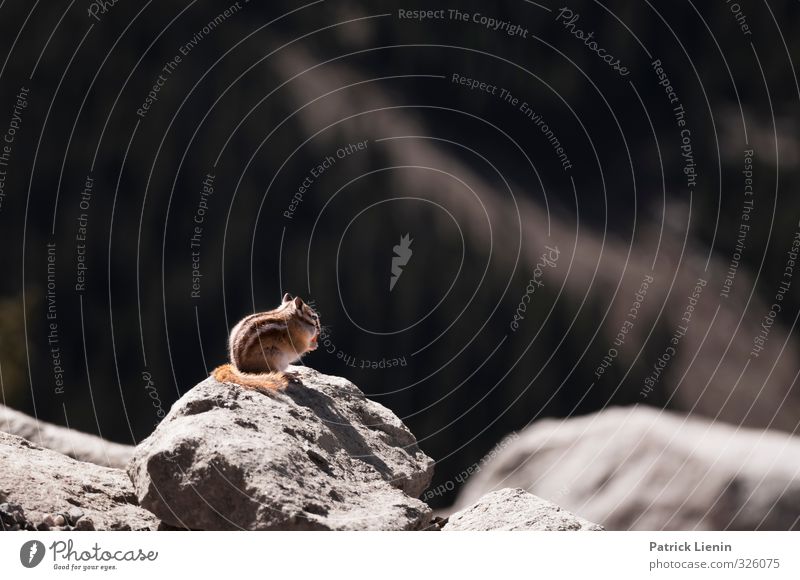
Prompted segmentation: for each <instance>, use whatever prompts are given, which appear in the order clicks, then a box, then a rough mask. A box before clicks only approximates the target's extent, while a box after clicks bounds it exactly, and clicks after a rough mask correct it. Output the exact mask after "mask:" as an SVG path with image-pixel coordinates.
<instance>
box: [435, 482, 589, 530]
mask: <svg viewBox="0 0 800 580" xmlns="http://www.w3.org/2000/svg"><path fill="white" fill-rule="evenodd" d="M602 529H603V528H602V527H601V526H598V525H597V524H593V523H592V522H590V521H587V520H585V519H583V518H581V517H578V516H576V515H575V514H571V513H570V512H568V511H565V510H563V509H561V508H560V507H558V506H557V505H556V504H554V503H552V502H549V501H547V500H545V499H542V498H540V497H536V496H535V495H533V494H530V493H528V492H527V491H525V490H524V489H512V488H506V489H501V490H499V491H493V492H491V493H488V494H486V495H485V496H483V497H482V498H480V499H479V500H478V501H477V502H476V503H474V504H472V505H471V506H469V507H466V508H464V509H463V510H461V511H458V512H456V513H454V514H453V515H451V516H450V518H449V519H448V522H447V524H446V525H445V526H444V528H443V529H442V531H445V532H461V531H476V532H481V531H492V530H507V531H523V530H528V531H541V532H564V531H599V530H602Z"/></svg>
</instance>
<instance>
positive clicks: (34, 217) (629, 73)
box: [0, 0, 800, 527]
mask: <svg viewBox="0 0 800 580" xmlns="http://www.w3.org/2000/svg"><path fill="white" fill-rule="evenodd" d="M734 7H735V8H734ZM434 8H435V9H437V10H441V13H435V14H432V15H429V16H430V17H428V18H423V19H420V18H418V17H416V18H415V16H414V15H413V12H411V11H413V10H420V9H424V10H427V9H429V8H428V7H427V6H423V5H419V6H412V5H408V4H404V3H403V2H369V3H368V2H358V1H338V0H331V1H320V2H312V3H308V4H303V3H297V2H283V1H277V2H270V3H256V2H247V1H245V0H241V1H240V2H237V3H230V2H226V1H215V2H210V1H202V0H197V1H187V2H175V3H173V2H169V3H156V2H143V3H132V2H117V3H116V4H113V5H112V4H111V3H108V4H106V5H105V6H104V7H101V6H100V5H99V4H97V3H88V2H81V3H74V2H49V3H47V5H46V6H45V5H44V4H40V3H38V2H37V3H33V4H32V3H29V2H22V1H19V0H9V1H8V2H5V3H3V4H0V14H2V17H1V18H0V50H1V51H2V54H3V55H4V57H3V64H2V68H0V86H2V92H0V132H2V133H3V134H4V139H5V140H4V142H3V143H2V146H4V147H5V149H0V154H3V157H2V158H0V161H1V162H2V165H0V170H2V172H3V174H2V176H0V177H2V182H0V183H1V184H2V190H0V192H1V193H0V200H1V201H2V203H1V205H0V232H2V241H3V243H2V258H1V259H2V272H3V275H2V276H0V386H1V387H2V402H3V403H4V404H5V405H8V406H10V407H12V408H14V409H17V410H21V411H23V412H25V413H28V414H30V415H34V416H36V417H38V418H39V419H42V420H46V421H50V422H54V423H58V424H61V425H67V424H68V425H69V427H71V428H73V429H78V430H82V431H87V432H91V433H96V434H100V435H102V436H103V437H105V438H108V439H110V440H113V441H116V442H122V443H135V442H137V441H139V440H141V439H142V438H144V437H146V436H147V435H148V434H149V433H150V432H151V431H152V430H153V428H154V426H155V425H156V424H157V423H158V421H159V419H160V418H161V417H163V414H164V413H165V412H166V411H168V410H169V406H170V405H171V404H172V402H174V401H175V400H176V399H177V398H178V397H180V395H181V394H182V393H184V392H185V391H187V390H188V389H190V388H191V387H192V386H193V385H195V384H196V383H197V382H199V381H201V380H203V379H204V378H205V377H206V376H207V375H208V373H209V371H210V370H211V369H212V368H213V367H215V366H216V365H218V364H221V363H222V362H224V361H225V359H226V340H227V335H228V332H229V329H230V328H231V327H232V326H233V324H235V322H236V321H237V320H238V319H239V318H240V317H242V316H244V315H246V314H248V313H251V312H253V311H261V310H267V309H271V308H273V307H275V306H276V305H277V304H278V302H279V300H280V296H281V295H282V293H283V292H291V293H292V294H297V295H300V296H302V297H304V299H306V300H307V301H309V302H311V303H312V304H314V305H315V307H316V308H317V310H318V312H319V313H320V315H321V318H322V322H323V324H324V325H325V327H326V332H325V335H324V336H323V340H321V344H320V348H319V349H318V350H317V351H316V352H314V353H312V354H310V355H308V356H306V357H305V359H304V361H303V362H304V364H307V365H309V366H311V367H313V368H315V369H318V370H319V371H321V372H324V373H329V374H335V375H341V376H344V377H347V378H348V379H350V380H351V381H353V382H354V383H355V384H356V385H358V386H359V387H360V388H361V389H362V390H363V391H364V392H365V393H366V394H367V395H368V396H369V397H370V398H372V399H374V400H377V401H378V402H380V403H382V404H383V405H385V406H387V407H389V408H390V409H392V410H393V411H394V412H395V413H396V414H397V415H398V416H400V417H401V418H402V419H403V421H404V422H405V423H406V424H407V425H408V426H409V427H410V429H411V431H412V432H413V433H414V434H415V435H416V436H417V438H418V440H419V442H420V447H421V448H422V449H423V450H424V451H425V452H426V453H427V454H428V455H430V456H431V457H433V458H434V459H435V460H436V461H437V466H436V476H435V480H434V484H433V488H434V489H437V488H438V489H439V490H440V491H438V492H437V493H436V494H431V495H430V497H427V498H426V499H427V500H429V501H430V503H431V504H432V505H434V506H435V507H444V506H447V505H450V504H452V503H453V502H454V501H456V495H457V493H458V489H459V485H458V484H457V483H456V484H454V483H453V482H454V480H455V478H459V477H460V474H463V473H464V471H465V470H469V469H470V467H471V466H474V465H476V464H478V465H480V462H481V460H482V458H484V457H485V456H486V455H487V453H490V452H491V450H492V449H493V448H494V447H495V446H496V445H497V444H498V443H499V442H501V441H502V440H503V438H504V437H506V436H508V435H509V434H513V433H517V432H521V431H523V430H524V429H525V428H526V427H528V426H529V425H531V424H537V421H539V420H540V419H544V418H557V419H564V418H570V417H574V416H582V415H587V414H589V413H593V412H596V411H601V410H603V409H606V408H608V407H612V406H626V407H632V406H647V407H653V408H655V409H666V410H668V411H671V412H674V413H676V414H677V415H678V416H681V415H691V416H695V417H698V418H707V419H709V420H713V421H715V422H719V423H721V424H729V425H732V426H735V427H743V428H757V429H760V430H761V429H771V430H775V431H777V432H783V433H794V432H795V430H796V429H797V426H798V420H799V419H800V392H799V391H798V387H797V384H796V378H797V373H798V370H800V352H799V349H798V342H797V336H796V333H795V332H794V328H795V324H796V322H797V316H798V312H800V292H798V290H799V289H800V281H799V280H796V279H794V277H793V276H794V275H795V274H796V272H795V271H794V267H795V259H796V256H795V254H794V252H795V251H796V250H797V245H793V243H794V241H795V240H796V239H798V238H797V236H798V235H799V234H798V232H799V231H800V225H799V224H798V222H799V220H800V198H798V196H797V195H796V192H797V191H798V185H799V184H798V172H797V164H798V156H799V155H800V146H799V145H798V135H799V134H800V131H798V122H799V121H800V119H799V115H798V113H799V112H800V109H798V99H800V87H799V86H798V80H797V72H796V67H795V64H794V61H795V59H796V58H797V57H798V56H800V46H798V43H797V39H796V34H795V31H796V29H797V25H798V24H800V20H799V19H798V16H800V15H799V14H798V13H799V12H800V11H799V10H798V4H797V2H790V1H785V2H769V3H763V4H762V3H756V2H741V3H740V4H735V5H734V4H731V3H726V2H715V3H710V4H707V3H697V2H692V1H688V2H678V3H672V2H670V3H650V2H635V3H629V2H609V3H600V2H594V1H585V2H584V1H578V0H576V1H574V2H571V3H570V4H569V6H568V7H565V6H562V5H557V4H553V3H552V2H542V3H533V2H527V1H523V0H515V1H502V2H492V3H489V2H478V1H467V2H459V3H458V4H457V5H453V8H451V7H449V6H437V7H431V8H430V9H434ZM454 8H457V9H458V11H460V12H462V13H463V14H465V15H466V20H465V19H463V18H461V17H460V16H458V15H457V14H455V13H453V12H452V11H451V10H452V9H454ZM417 16H418V15H417ZM575 16H578V18H575ZM488 19H492V20H488ZM515 27H516V28H515ZM589 33H592V35H591V36H587V35H588V34H589ZM606 55H608V57H607V58H605V59H604V57H606ZM617 60H618V61H619V62H618V64H617V66H616V68H615V67H614V66H613V63H614V62H616V61H617ZM608 61H612V64H609V62H608ZM623 69H624V70H623ZM9 138H10V139H11V141H9V140H8V139H9ZM404 236H407V239H408V240H409V242H404V241H402V239H403V237H404ZM393 265H396V267H397V268H399V271H400V274H399V275H397V270H395V272H394V274H393V270H392V268H393ZM393 277H394V278H395V279H394V281H392V279H393ZM392 284H393V285H392ZM775 305H777V308H776V307H775ZM460 478H461V479H463V477H460ZM569 493H570V489H568V488H567V489H564V490H562V493H561V495H562V496H563V497H566V496H567V495H569ZM551 495H553V496H554V497H551V498H549V499H553V500H554V501H558V499H559V498H558V495H559V494H558V493H555V492H554V493H553V494H551ZM795 499H796V498H795ZM797 503H798V502H795V504H797ZM794 522H795V525H796V520H794ZM786 525H787V526H788V527H791V525H792V522H791V521H789V522H788V524H786Z"/></svg>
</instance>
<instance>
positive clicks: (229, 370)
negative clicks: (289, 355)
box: [211, 364, 289, 391]
mask: <svg viewBox="0 0 800 580" xmlns="http://www.w3.org/2000/svg"><path fill="white" fill-rule="evenodd" d="M211 376H212V377H214V378H215V379H216V380H218V381H219V382H220V383H233V384H235V385H239V386H242V387H245V388H248V389H257V390H260V391H277V390H279V389H283V388H286V386H287V385H288V384H289V377H287V376H286V374H285V373H282V372H277V371H276V372H269V373H243V372H241V371H239V370H237V369H236V368H234V366H233V365H232V364H224V365H222V366H218V367H217V368H215V369H214V370H213V371H212V372H211Z"/></svg>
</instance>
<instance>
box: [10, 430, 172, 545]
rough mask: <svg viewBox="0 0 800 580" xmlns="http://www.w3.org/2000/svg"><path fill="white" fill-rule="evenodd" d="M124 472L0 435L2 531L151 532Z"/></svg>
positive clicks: (149, 520) (152, 526)
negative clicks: (77, 459)
mask: <svg viewBox="0 0 800 580" xmlns="http://www.w3.org/2000/svg"><path fill="white" fill-rule="evenodd" d="M157 526H158V521H157V520H156V518H155V517H154V516H153V515H152V514H151V513H150V512H147V511H146V510H143V509H141V508H140V507H138V506H137V505H136V496H135V494H134V493H133V488H132V486H131V482H130V480H129V479H128V476H127V475H126V474H125V472H124V471H122V470H120V469H114V468H110V467H102V466H99V465H95V464H93V463H86V462H82V461H76V460H74V459H71V458H69V457H67V456H65V455H62V454H61V453H57V452H55V451H51V450H49V449H43V448H42V447H39V446H38V445H35V444H33V443H31V442H30V441H27V440H26V439H23V438H21V437H17V436H15V435H9V434H7V433H0V529H4V530H17V529H27V530H34V529H36V530H49V529H77V530H150V529H153V530H154V529H156V527H157Z"/></svg>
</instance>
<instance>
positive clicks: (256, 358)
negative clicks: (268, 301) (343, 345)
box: [211, 294, 320, 390]
mask: <svg viewBox="0 0 800 580" xmlns="http://www.w3.org/2000/svg"><path fill="white" fill-rule="evenodd" d="M319 333H320V325H319V316H318V315H317V313H316V312H314V309H313V308H311V307H310V306H309V305H308V304H306V303H305V302H303V300H302V298H300V297H299V296H298V297H297V298H292V297H291V296H290V295H289V294H284V296H283V301H282V302H281V305H280V306H278V307H277V308H276V309H274V310H269V311H267V312H259V313H257V314H251V315H250V316H245V317H244V318H242V319H241V320H240V321H239V322H238V323H237V324H236V326H234V327H233V330H231V335H230V337H229V339H228V351H229V355H230V360H231V362H230V363H229V364H224V365H222V366H219V367H217V368H215V369H214V371H213V372H212V373H211V374H212V376H213V377H214V378H215V379H216V380H218V381H219V382H221V383H222V382H225V383H235V384H237V385H241V386H243V387H248V388H253V389H261V390H276V389H281V388H284V387H286V386H287V385H288V384H289V381H290V379H291V375H290V374H288V373H286V372H285V370H286V367H287V366H289V364H290V363H292V362H294V361H296V360H297V359H299V358H300V357H301V356H303V355H304V354H305V353H307V352H309V351H312V350H315V349H316V348H317V338H318V337H319Z"/></svg>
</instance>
